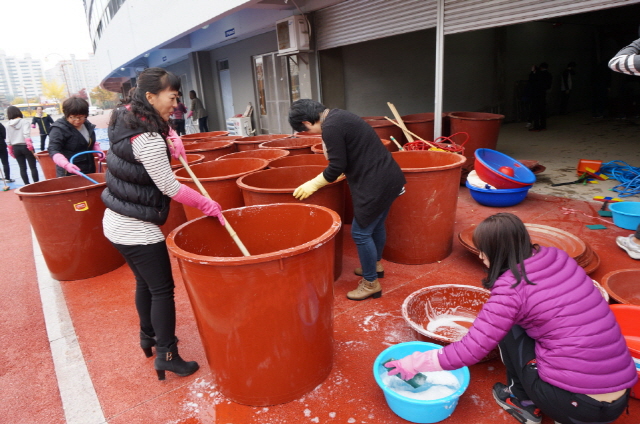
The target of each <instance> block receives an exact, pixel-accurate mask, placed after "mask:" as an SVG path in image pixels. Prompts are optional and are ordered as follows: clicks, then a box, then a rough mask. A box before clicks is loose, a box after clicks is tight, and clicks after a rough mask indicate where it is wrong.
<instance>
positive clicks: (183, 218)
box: [160, 200, 188, 238]
mask: <svg viewBox="0 0 640 424" xmlns="http://www.w3.org/2000/svg"><path fill="white" fill-rule="evenodd" d="M187 221H188V220H187V215H186V214H185V213H184V207H183V206H182V203H179V202H176V201H175V200H171V204H170V205H169V216H168V217H167V221H166V222H165V223H164V224H162V225H161V226H160V231H162V234H163V235H164V236H165V238H166V237H167V236H168V235H169V233H171V231H173V230H175V229H176V228H178V227H179V226H181V225H182V224H184V223H185V222H187Z"/></svg>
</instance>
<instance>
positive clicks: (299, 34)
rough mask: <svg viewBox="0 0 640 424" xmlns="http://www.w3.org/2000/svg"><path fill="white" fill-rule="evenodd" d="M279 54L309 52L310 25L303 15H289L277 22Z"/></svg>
mask: <svg viewBox="0 0 640 424" xmlns="http://www.w3.org/2000/svg"><path fill="white" fill-rule="evenodd" d="M276 36H277V38H278V55H286V54H294V53H298V52H308V51H309V50H310V48H309V27H308V26H307V19H306V18H305V17H304V16H302V15H295V16H289V17H288V18H286V19H281V20H279V21H277V22H276Z"/></svg>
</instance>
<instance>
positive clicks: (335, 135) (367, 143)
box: [289, 99, 406, 300]
mask: <svg viewBox="0 0 640 424" xmlns="http://www.w3.org/2000/svg"><path fill="white" fill-rule="evenodd" d="M289 123H290V124H291V126H292V127H293V129H294V130H296V131H309V132H310V133H313V134H322V144H323V146H324V151H325V155H326V156H327V159H328V160H329V166H328V167H327V168H326V169H325V170H324V171H323V172H322V173H321V174H319V175H318V176H317V177H315V178H314V179H312V180H310V181H307V182H306V183H304V184H302V185H301V186H300V187H298V188H297V189H296V190H295V191H294V193H293V195H294V197H296V198H297V199H299V200H304V199H306V198H307V197H309V196H311V195H312V194H313V193H314V192H315V191H316V190H318V189H319V188H321V187H323V186H325V185H327V184H329V183H331V182H333V181H335V180H336V179H337V178H338V177H340V175H341V174H344V175H345V176H346V177H347V183H348V184H349V188H350V190H351V197H352V199H353V210H354V219H353V222H352V225H351V236H352V237H353V240H354V241H355V243H356V247H357V248H358V257H359V259H360V265H361V266H362V268H356V269H355V270H354V273H355V274H356V275H360V276H362V279H361V280H360V282H359V283H358V287H357V288H356V289H355V290H352V291H350V292H349V293H347V298H349V299H351V300H364V299H366V298H368V297H374V298H378V297H380V296H381V295H382V286H381V285H380V282H379V281H378V278H382V277H383V276H384V270H383V268H382V264H381V263H380V260H381V259H382V251H383V250H384V245H385V242H386V230H385V226H384V223H385V220H386V219H387V214H388V213H389V210H390V209H391V204H392V203H393V201H394V200H395V199H396V198H397V197H398V196H399V195H401V194H402V193H404V184H405V183H406V180H405V178H404V174H403V173H402V170H401V169H400V166H398V164H397V163H396V161H395V160H393V157H392V156H391V153H389V151H388V150H387V149H386V147H384V145H383V144H382V142H381V141H380V137H378V134H376V132H375V131H374V130H373V128H372V127H371V125H369V124H367V123H366V122H365V121H363V120H362V118H360V117H359V116H357V115H354V114H353V113H351V112H348V111H346V110H341V109H327V108H325V107H324V106H323V105H322V104H321V103H319V102H316V101H315V100H310V99H301V100H297V101H295V102H294V103H293V104H292V105H291V109H290V110H289Z"/></svg>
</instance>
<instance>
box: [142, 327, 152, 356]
mask: <svg viewBox="0 0 640 424" xmlns="http://www.w3.org/2000/svg"><path fill="white" fill-rule="evenodd" d="M155 345H156V338H155V337H151V336H149V335H147V333H145V332H144V331H140V347H141V348H142V350H143V351H144V354H145V355H146V356H147V358H151V357H152V356H153V352H152V351H151V348H152V347H154V346H155Z"/></svg>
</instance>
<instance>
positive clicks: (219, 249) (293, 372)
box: [167, 204, 340, 406]
mask: <svg viewBox="0 0 640 424" xmlns="http://www.w3.org/2000/svg"><path fill="white" fill-rule="evenodd" d="M225 217H226V219H227V220H228V221H229V223H231V225H232V226H233V228H234V230H235V231H236V232H237V234H238V237H239V238H240V239H241V240H242V242H243V243H244V245H245V246H246V247H247V249H248V250H249V252H250V253H251V256H242V254H241V253H240V251H239V249H238V247H237V246H236V245H235V244H234V242H233V241H232V239H231V237H229V234H228V233H227V231H226V230H225V229H224V227H222V226H221V225H220V224H219V223H218V220H217V219H211V218H199V219H196V220H194V221H190V222H188V223H186V224H184V225H182V226H181V227H179V228H177V229H176V230H175V231H173V232H172V233H171V234H170V235H169V237H168V238H167V245H168V248H169V251H170V252H171V254H173V255H174V256H176V257H177V258H178V263H179V264H180V271H181V272H182V277H183V280H184V283H185V287H186V289H187V293H188V295H189V299H190V301H191V305H192V307H193V311H194V315H195V318H196V323H197V324H198V331H199V333H200V338H201V339H202V343H203V345H204V349H205V353H206V356H207V361H208V362H209V366H210V367H211V369H212V370H215V371H214V372H213V373H212V378H213V379H214V383H215V385H216V388H217V389H219V390H220V392H221V393H222V394H223V395H224V396H226V397H227V398H229V399H231V400H232V401H234V402H237V403H240V404H245V405H252V406H267V405H275V404H280V403H285V402H290V401H293V400H296V399H299V398H300V397H302V396H304V395H305V394H306V393H308V392H310V391H311V390H313V389H314V388H315V387H317V386H318V385H319V384H321V383H322V382H323V381H324V380H325V379H326V378H327V376H328V375H329V373H330V372H331V368H332V366H333V354H334V352H333V284H332V273H331V268H332V267H333V258H334V240H335V237H336V234H337V232H338V230H339V229H340V217H339V216H338V214H337V213H336V212H334V211H332V210H331V209H328V208H325V207H321V206H316V205H309V204H275V205H262V206H247V207H244V208H240V209H231V210H227V211H225Z"/></svg>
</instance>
